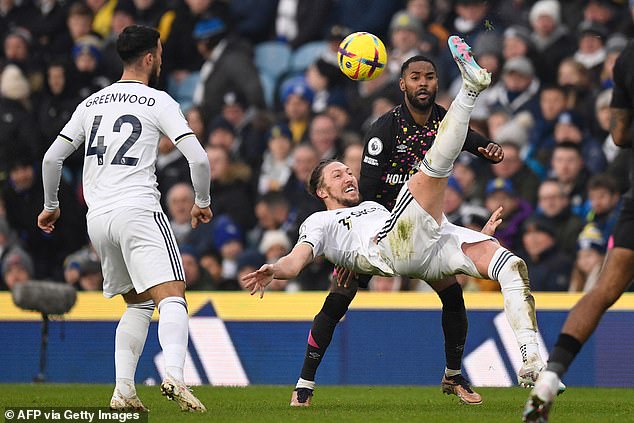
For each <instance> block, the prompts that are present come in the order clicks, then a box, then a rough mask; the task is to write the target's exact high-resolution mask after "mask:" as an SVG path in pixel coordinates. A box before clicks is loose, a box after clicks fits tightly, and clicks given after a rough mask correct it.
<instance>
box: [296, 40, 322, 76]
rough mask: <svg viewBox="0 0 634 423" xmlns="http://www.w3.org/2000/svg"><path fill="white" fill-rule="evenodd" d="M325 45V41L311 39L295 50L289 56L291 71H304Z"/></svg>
mask: <svg viewBox="0 0 634 423" xmlns="http://www.w3.org/2000/svg"><path fill="white" fill-rule="evenodd" d="M326 46H327V43H326V42H325V41H313V42H311V43H308V44H304V45H303V46H301V47H299V48H298V49H297V50H295V51H294V52H293V55H292V57H291V68H290V71H291V73H298V72H304V71H305V70H306V68H307V67H308V66H310V65H311V64H312V63H313V62H315V61H316V60H317V59H318V58H319V56H320V55H321V53H322V52H323V51H324V50H325V49H326Z"/></svg>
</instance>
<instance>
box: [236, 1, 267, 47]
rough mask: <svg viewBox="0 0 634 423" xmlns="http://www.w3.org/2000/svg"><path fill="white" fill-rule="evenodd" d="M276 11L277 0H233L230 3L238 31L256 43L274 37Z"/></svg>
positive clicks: (252, 42) (243, 36)
mask: <svg viewBox="0 0 634 423" xmlns="http://www.w3.org/2000/svg"><path fill="white" fill-rule="evenodd" d="M276 13H277V0H232V1H231V2H230V3H229V14H230V18H231V22H233V23H234V26H235V30H236V32H237V33H238V34H239V35H240V36H241V37H242V38H244V39H247V40H249V42H251V44H254V45H255V44H257V43H260V42H262V41H267V40H269V39H270V38H271V37H272V35H273V32H274V28H275V14H276Z"/></svg>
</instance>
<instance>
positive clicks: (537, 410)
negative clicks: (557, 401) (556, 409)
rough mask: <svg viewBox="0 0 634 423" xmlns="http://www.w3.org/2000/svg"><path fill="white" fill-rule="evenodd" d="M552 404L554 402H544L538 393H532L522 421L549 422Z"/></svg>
mask: <svg viewBox="0 0 634 423" xmlns="http://www.w3.org/2000/svg"><path fill="white" fill-rule="evenodd" d="M551 406H552V402H544V401H542V400H541V399H539V397H538V396H537V395H534V394H532V395H531V396H530V397H529V398H528V401H526V405H525V406H524V412H523V413H522V421H523V422H526V423H547V422H548V413H549V412H550V407H551Z"/></svg>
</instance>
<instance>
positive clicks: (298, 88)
mask: <svg viewBox="0 0 634 423" xmlns="http://www.w3.org/2000/svg"><path fill="white" fill-rule="evenodd" d="M313 97H314V95H313V91H312V90H311V89H310V88H309V87H308V85H307V84H306V80H305V79H304V78H303V77H298V78H294V79H292V80H290V81H289V82H288V83H287V84H286V85H285V86H284V88H283V91H282V95H281V98H280V100H281V101H282V104H283V106H284V117H283V119H282V121H283V122H284V123H286V125H287V126H288V128H289V129H290V130H291V133H292V134H293V143H295V144H299V143H300V142H302V141H305V140H306V139H307V138H308V124H309V123H310V118H311V105H312V104H313Z"/></svg>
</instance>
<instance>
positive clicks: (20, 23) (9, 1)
mask: <svg viewBox="0 0 634 423" xmlns="http://www.w3.org/2000/svg"><path fill="white" fill-rule="evenodd" d="M35 13H36V12H35V10H34V9H33V5H32V3H30V2H21V1H17V0H4V1H3V2H2V13H1V14H0V39H3V40H4V37H5V36H6V35H7V33H8V32H9V31H10V30H11V29H13V28H16V27H22V28H28V27H29V23H31V19H33V15H34V14H35Z"/></svg>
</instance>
